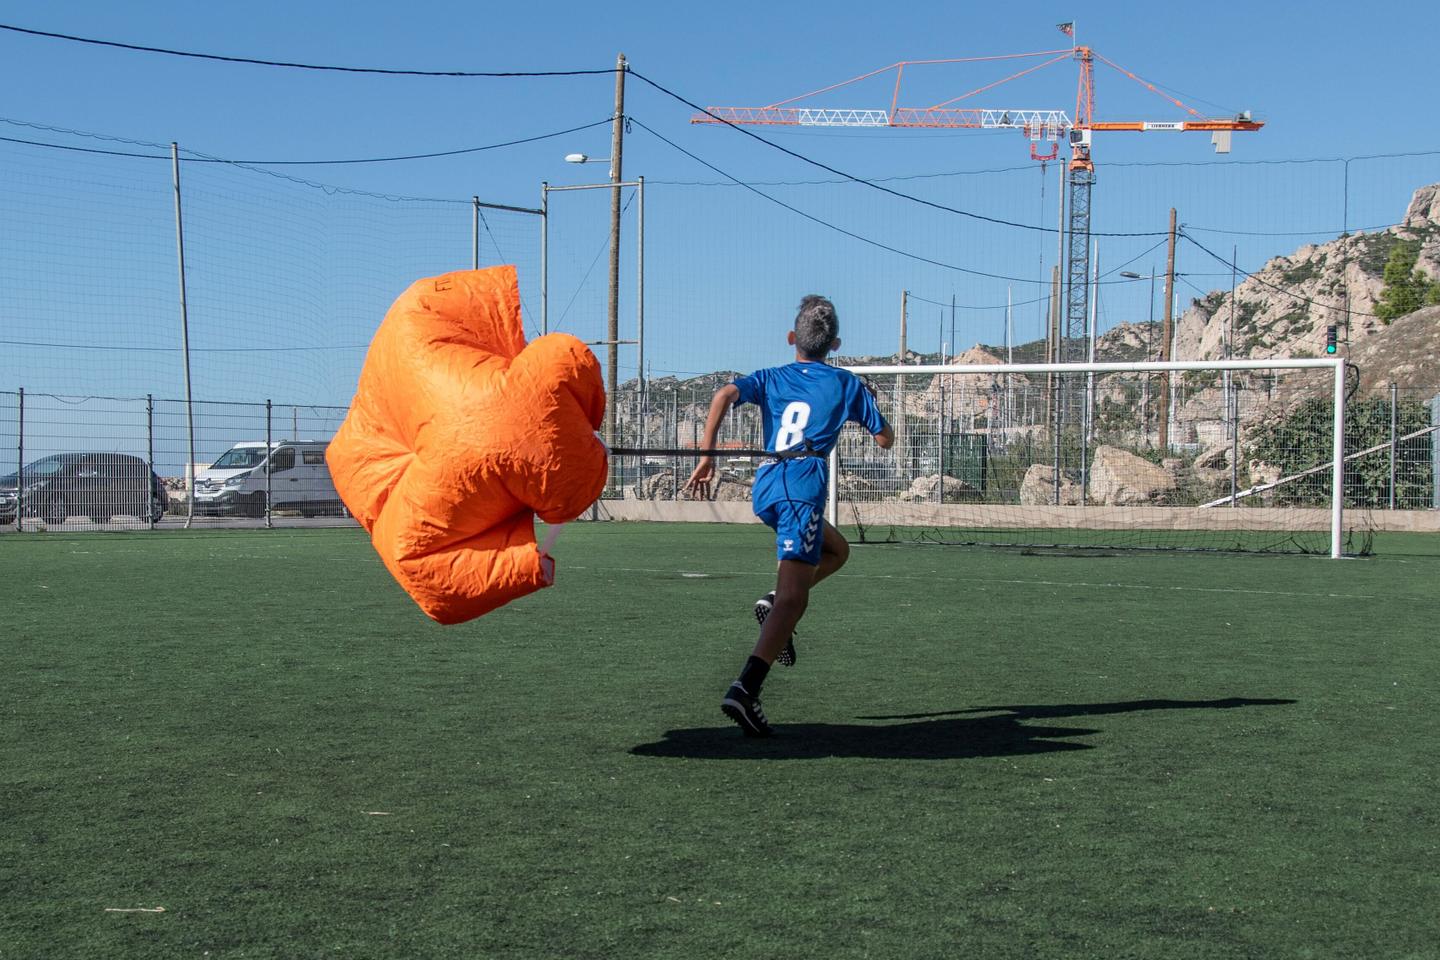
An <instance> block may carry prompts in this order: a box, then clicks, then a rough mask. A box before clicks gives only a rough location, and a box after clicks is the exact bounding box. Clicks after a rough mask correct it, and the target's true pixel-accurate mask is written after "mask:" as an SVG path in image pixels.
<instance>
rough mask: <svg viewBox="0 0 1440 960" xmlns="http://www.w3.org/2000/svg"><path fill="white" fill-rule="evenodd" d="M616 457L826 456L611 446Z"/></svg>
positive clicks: (817, 453)
mask: <svg viewBox="0 0 1440 960" xmlns="http://www.w3.org/2000/svg"><path fill="white" fill-rule="evenodd" d="M610 455H611V456H615V457H771V458H773V459H776V460H793V459H796V458H799V457H824V456H828V454H826V453H823V452H821V451H819V450H731V449H728V448H727V449H724V450H706V449H704V448H697V447H611V448H610Z"/></svg>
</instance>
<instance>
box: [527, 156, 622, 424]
mask: <svg viewBox="0 0 1440 960" xmlns="http://www.w3.org/2000/svg"><path fill="white" fill-rule="evenodd" d="M565 162H566V163H609V164H610V179H609V180H607V181H606V182H604V183H581V184H573V185H570V186H563V187H552V186H550V184H549V183H542V184H541V185H540V196H541V201H540V208H541V210H542V211H544V212H546V213H547V214H548V211H549V209H550V202H549V195H550V194H551V193H555V192H562V191H569V190H609V191H610V192H611V204H610V251H611V258H610V296H609V304H608V306H609V309H608V311H607V312H608V318H607V319H608V321H609V322H608V329H607V331H606V336H605V339H604V340H595V341H590V342H589V345H590V346H594V347H598V346H604V347H605V348H606V364H605V366H606V370H605V384H606V389H605V400H606V403H605V442H606V443H608V444H610V445H611V446H614V445H615V444H616V443H617V439H616V436H617V435H616V424H615V415H616V400H617V399H618V386H619V360H618V356H617V348H618V347H620V346H624V345H635V346H637V347H638V354H637V357H636V366H637V368H638V379H639V384H640V405H641V413H640V433H641V436H642V437H643V436H644V434H645V414H644V409H643V407H644V402H645V394H646V383H645V178H644V177H636V178H635V180H634V181H625V180H620V179H617V177H618V166H619V165H618V164H616V163H613V162H612V160H611V159H610V158H607V157H592V156H589V155H588V154H584V153H567V154H566V155H565ZM622 187H634V188H635V192H636V198H637V200H638V201H639V206H638V208H637V210H636V217H635V224H636V231H635V239H636V247H637V250H636V258H635V282H636V287H637V290H636V298H635V315H636V316H635V318H636V339H634V340H622V339H620V325H619V269H620V263H619V243H620V212H621V211H620V188H622ZM548 226H549V220H548V216H547V217H546V218H545V219H543V220H542V221H541V242H540V246H541V250H540V263H541V268H540V291H541V293H540V304H541V305H540V315H541V330H542V332H544V333H548V332H549V306H548V287H549V280H548V268H547V266H546V261H547V259H548V249H549V240H548V236H549V231H548Z"/></svg>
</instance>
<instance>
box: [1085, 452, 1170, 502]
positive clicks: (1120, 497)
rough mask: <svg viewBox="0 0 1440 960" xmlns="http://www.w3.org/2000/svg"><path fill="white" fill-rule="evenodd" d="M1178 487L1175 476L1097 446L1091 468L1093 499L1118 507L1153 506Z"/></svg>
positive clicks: (1138, 460) (1127, 453) (1153, 465)
mask: <svg viewBox="0 0 1440 960" xmlns="http://www.w3.org/2000/svg"><path fill="white" fill-rule="evenodd" d="M1175 487H1176V478H1175V474H1174V473H1172V472H1171V471H1170V470H1167V469H1165V468H1164V467H1159V466H1156V465H1155V464H1153V463H1151V462H1150V461H1149V460H1145V459H1142V458H1140V457H1137V456H1135V454H1133V453H1129V452H1127V451H1125V450H1121V449H1120V448H1119V447H1098V448H1096V450H1095V460H1094V462H1093V463H1092V464H1091V466H1090V500H1091V502H1093V503H1105V504H1111V505H1115V506H1121V505H1125V504H1134V503H1153V502H1156V501H1157V500H1160V499H1163V497H1164V495H1165V494H1167V493H1169V492H1170V491H1172V490H1174V489H1175Z"/></svg>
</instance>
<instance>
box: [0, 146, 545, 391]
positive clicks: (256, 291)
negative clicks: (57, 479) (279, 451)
mask: <svg viewBox="0 0 1440 960" xmlns="http://www.w3.org/2000/svg"><path fill="white" fill-rule="evenodd" d="M138 152H140V154H141V155H139V156H115V155H109V154H106V155H99V154H93V153H77V152H70V151H57V150H47V149H44V148H41V147H36V146H29V145H25V144H16V143H11V142H0V168H3V170H4V174H5V175H4V178H3V186H0V292H3V297H0V331H3V334H0V341H3V342H0V386H3V387H5V388H6V389H12V390H13V389H18V388H19V387H25V388H27V389H29V390H32V391H36V392H48V393H54V394H67V395H74V394H105V395H111V396H131V397H134V396H145V395H147V394H149V395H155V396H166V397H184V396H186V369H185V367H186V353H185V351H184V350H183V345H184V337H183V335H182V303H183V310H184V318H185V324H184V325H185V326H186V327H188V340H189V352H188V356H189V374H190V376H189V380H190V387H191V393H192V395H193V397H194V399H196V400H202V401H242V402H252V401H254V400H255V399H256V398H258V397H265V396H284V397H286V398H288V399H291V400H294V401H296V402H300V403H319V404H327V403H328V404H336V403H339V404H345V403H348V402H349V399H350V395H351V394H352V393H353V391H354V388H355V382H356V380H357V377H358V373H359V369H360V364H361V362H362V361H363V359H364V356H365V350H366V348H367V346H368V345H369V342H370V338H371V336H372V335H373V334H374V331H375V328H376V327H377V326H378V325H379V322H380V319H381V318H382V317H383V316H384V315H385V311H386V310H387V309H388V308H389V306H390V304H391V303H392V302H393V301H394V299H395V297H396V296H397V295H399V293H400V292H401V291H403V290H404V289H405V288H406V287H408V286H409V285H410V284H411V283H412V282H414V281H415V280H416V279H417V278H419V277H422V276H432V275H434V274H437V273H443V272H446V271H449V270H459V269H466V268H469V267H470V266H471V265H472V263H474V262H476V261H478V262H479V264H480V265H482V266H489V265H493V264H498V263H513V264H516V265H517V266H518V267H519V274H520V280H521V301H522V308H523V312H524V314H525V322H526V326H527V330H529V331H531V332H536V331H538V324H539V320H538V305H539V247H540V228H539V223H538V217H536V216H534V215H533V214H527V213H522V212H516V211H514V210H505V209H495V208H493V207H486V206H483V205H480V206H477V205H476V204H475V203H474V202H473V201H472V200H471V199H469V198H458V199H427V198H418V197H399V196H386V195H379V194H372V193H365V192H362V191H355V190H347V189H344V188H339V187H333V186H327V185H323V184H318V183H313V182H310V181H306V180H301V179H299V178H294V177H289V176H282V175H278V174H274V173H271V172H267V171H265V170H261V169H259V168H255V167H251V166H245V165H239V164H233V163H224V162H211V161H210V160H209V158H204V157H199V156H196V155H193V154H186V153H183V152H182V154H181V163H180V173H179V177H178V187H177V181H176V178H175V176H174V171H173V167H172V163H171V158H170V157H169V156H164V155H161V154H160V153H155V152H153V151H152V152H148V153H147V152H144V148H140V150H139V151H138ZM177 191H178V196H179V198H180V204H179V207H180V214H181V216H180V222H179V225H178V226H179V228H180V230H177V218H176V197H177ZM181 231H183V253H184V274H183V276H184V287H183V290H184V299H183V301H182V298H181V290H182V288H181V269H180V263H181V258H180V252H181V249H182V247H181V244H180V242H179V235H180V232H181Z"/></svg>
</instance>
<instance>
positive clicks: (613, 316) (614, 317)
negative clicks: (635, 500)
mask: <svg viewBox="0 0 1440 960" xmlns="http://www.w3.org/2000/svg"><path fill="white" fill-rule="evenodd" d="M625 70H626V64H625V54H623V53H622V54H620V55H619V56H617V57H616V58H615V116H614V119H613V121H612V122H611V127H610V182H611V183H613V184H614V185H615V186H614V187H613V188H612V189H611V190H610V297H609V302H608V304H607V306H608V308H609V324H608V325H607V326H606V334H605V340H606V351H605V387H606V390H605V393H606V396H605V442H606V443H607V444H609V445H610V446H612V447H613V446H615V400H616V391H617V390H618V389H619V382H620V353H619V351H620V180H621V177H620V173H621V169H622V166H621V154H622V152H623V150H624V148H625Z"/></svg>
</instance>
